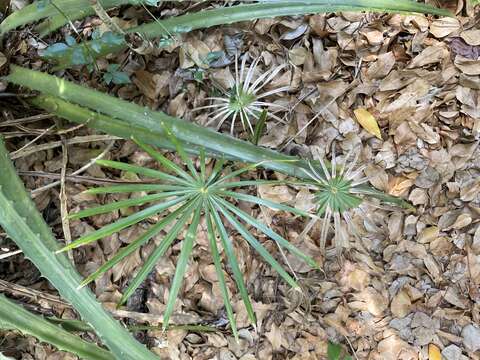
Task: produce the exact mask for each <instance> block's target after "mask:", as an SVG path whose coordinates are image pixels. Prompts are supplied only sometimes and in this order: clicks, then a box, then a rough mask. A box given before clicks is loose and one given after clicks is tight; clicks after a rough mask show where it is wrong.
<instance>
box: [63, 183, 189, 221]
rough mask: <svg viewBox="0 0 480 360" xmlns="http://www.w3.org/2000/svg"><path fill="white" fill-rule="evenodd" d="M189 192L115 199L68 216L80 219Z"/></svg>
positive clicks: (182, 191) (181, 191)
mask: <svg viewBox="0 0 480 360" xmlns="http://www.w3.org/2000/svg"><path fill="white" fill-rule="evenodd" d="M191 192H192V191H191V190H180V191H170V192H164V193H160V194H152V195H146V196H141V197H138V198H132V199H126V200H120V201H115V202H113V203H110V204H106V205H101V206H95V207H92V208H89V209H85V210H82V211H79V212H76V213H73V214H70V216H69V218H70V219H82V218H84V217H88V216H94V215H99V214H105V213H109V212H112V211H115V210H119V209H125V208H128V207H131V206H137V205H143V204H146V203H149V202H153V201H156V200H161V199H165V198H169V197H173V196H179V195H186V194H188V193H191Z"/></svg>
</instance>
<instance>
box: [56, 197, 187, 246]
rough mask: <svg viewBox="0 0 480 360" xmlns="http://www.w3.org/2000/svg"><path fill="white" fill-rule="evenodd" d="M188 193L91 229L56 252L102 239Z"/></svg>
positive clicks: (185, 198)
mask: <svg viewBox="0 0 480 360" xmlns="http://www.w3.org/2000/svg"><path fill="white" fill-rule="evenodd" d="M188 197H189V196H188V195H185V196H181V197H179V198H176V199H174V200H170V201H166V202H163V203H160V204H156V205H153V206H150V207H148V208H146V209H144V210H141V211H139V212H136V213H134V214H132V215H130V216H127V217H125V218H122V219H120V220H118V221H115V222H114V223H111V224H109V225H106V226H104V227H102V228H101V229H98V230H96V231H93V232H91V233H89V234H87V235H85V236H82V237H80V238H78V239H77V240H75V241H73V242H71V243H70V244H68V245H67V246H64V247H63V248H62V249H60V250H59V251H58V252H64V251H67V250H71V249H75V248H77V247H80V246H83V245H87V244H90V243H91V242H94V241H97V240H99V239H102V238H104V237H107V236H110V235H112V234H114V233H116V232H119V231H120V230H123V229H125V228H126V227H129V226H131V225H133V224H136V223H138V222H140V221H142V220H144V219H146V218H148V217H150V216H152V215H155V214H158V213H160V212H162V211H164V210H166V209H168V208H170V207H172V206H174V205H177V204H178V203H181V202H183V201H185V200H187V199H188Z"/></svg>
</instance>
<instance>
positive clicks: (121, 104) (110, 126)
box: [5, 65, 410, 207]
mask: <svg viewBox="0 0 480 360" xmlns="http://www.w3.org/2000/svg"><path fill="white" fill-rule="evenodd" d="M10 69H11V71H10V74H9V75H8V76H7V77H6V78H5V79H6V80H7V81H10V82H12V83H15V84H18V85H22V86H25V87H28V88H30V89H33V90H37V91H40V92H41V93H43V94H46V95H49V96H39V97H37V98H35V99H32V100H31V101H32V103H33V104H35V105H36V106H39V107H41V108H44V109H46V110H48V111H50V112H52V113H55V114H57V115H58V116H61V117H63V118H65V119H67V120H70V121H73V122H79V123H84V124H87V125H88V126H90V127H93V128H96V129H99V130H102V131H105V132H106V133H109V134H112V135H117V136H121V137H123V138H125V139H129V138H130V137H131V136H134V137H136V138H137V139H139V140H141V141H143V142H146V143H148V144H151V145H157V146H159V147H165V146H166V147H168V148H170V149H174V146H173V145H172V144H171V143H170V141H169V139H168V138H167V137H166V136H165V133H164V127H165V125H166V126H168V127H169V128H170V129H171V131H172V133H173V134H174V136H175V137H176V138H177V139H178V140H179V141H180V142H181V143H182V144H184V146H185V147H186V148H187V149H190V150H191V151H193V152H197V153H198V150H199V149H200V148H204V149H205V150H206V151H207V153H209V154H211V155H212V156H215V157H225V158H227V159H232V160H238V161H241V162H246V163H254V164H257V163H258V164H260V165H261V166H262V167H264V168H268V169H271V170H275V171H280V172H283V173H285V174H288V175H291V176H294V177H297V178H304V179H307V178H308V175H306V173H305V170H308V169H309V165H308V162H307V161H305V160H302V159H299V158H298V157H294V156H288V155H285V154H281V153H279V152H276V151H273V150H269V149H266V148H262V147H259V146H255V145H254V144H252V143H249V142H245V141H242V140H239V139H236V138H233V137H231V136H228V135H226V134H220V133H218V132H216V131H213V130H211V129H207V128H204V127H202V126H198V125H196V124H192V123H190V122H187V121H183V120H181V119H177V118H174V117H172V116H169V115H167V114H165V113H162V112H159V111H152V110H150V109H148V108H145V107H141V106H139V105H136V104H133V103H129V102H127V101H124V100H121V99H117V98H115V97H113V96H109V95H107V94H103V93H101V92H98V91H95V90H92V89H88V88H86V87H84V86H81V85H77V84H74V83H72V82H69V81H66V80H64V79H60V78H58V77H56V76H52V75H48V74H45V73H42V72H39V71H35V70H29V69H25V68H22V67H19V66H14V65H12V66H11V68H10ZM75 104H78V105H80V106H78V105H75ZM319 171H321V170H319ZM360 188H362V189H364V190H365V191H367V190H368V191H369V194H370V196H372V197H376V198H379V199H380V200H382V201H386V202H390V203H392V204H395V205H399V206H402V207H410V205H409V204H408V203H407V202H405V201H404V200H402V199H399V198H397V197H394V196H389V195H387V194H385V193H383V192H381V191H378V190H376V189H374V188H372V187H371V186H368V185H360Z"/></svg>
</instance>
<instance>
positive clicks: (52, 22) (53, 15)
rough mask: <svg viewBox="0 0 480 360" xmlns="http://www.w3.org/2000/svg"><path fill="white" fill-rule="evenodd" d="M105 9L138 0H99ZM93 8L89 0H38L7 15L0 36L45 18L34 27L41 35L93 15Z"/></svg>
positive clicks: (1, 25) (133, 3)
mask: <svg viewBox="0 0 480 360" xmlns="http://www.w3.org/2000/svg"><path fill="white" fill-rule="evenodd" d="M98 2H99V3H100V4H101V6H102V7H103V8H105V9H109V8H112V7H114V6H121V5H126V4H132V5H137V4H139V3H140V1H139V0H100V1H98ZM94 14H95V10H94V9H93V7H92V2H91V1H90V0H48V1H45V0H40V1H38V0H37V1H34V2H33V3H32V4H30V5H27V6H25V7H23V8H22V9H20V10H18V11H15V12H14V13H12V14H11V15H9V16H8V17H7V18H6V19H5V20H4V21H3V22H2V23H1V24H0V37H1V36H3V35H4V34H5V33H7V32H8V31H10V30H13V29H16V28H18V27H20V26H23V25H27V24H29V23H33V22H36V21H39V20H42V19H45V20H44V21H42V22H41V23H40V24H38V25H37V26H36V27H35V30H36V31H38V32H39V33H40V35H41V36H45V35H47V34H48V33H50V32H51V31H54V30H56V29H58V28H59V27H61V26H63V25H65V24H67V23H68V22H69V21H75V20H78V19H82V18H84V17H87V16H90V15H94Z"/></svg>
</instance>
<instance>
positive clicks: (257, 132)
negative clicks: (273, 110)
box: [251, 110, 268, 145]
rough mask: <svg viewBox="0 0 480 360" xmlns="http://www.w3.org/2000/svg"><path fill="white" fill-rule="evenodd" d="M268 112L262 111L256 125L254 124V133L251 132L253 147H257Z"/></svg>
mask: <svg viewBox="0 0 480 360" xmlns="http://www.w3.org/2000/svg"><path fill="white" fill-rule="evenodd" d="M267 116H268V112H267V110H263V111H262V113H261V114H260V118H259V119H258V121H257V123H256V124H255V131H254V132H253V135H252V139H251V142H252V143H253V144H254V145H258V141H259V140H260V137H261V136H262V134H263V129H264V128H265V123H266V121H267Z"/></svg>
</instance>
